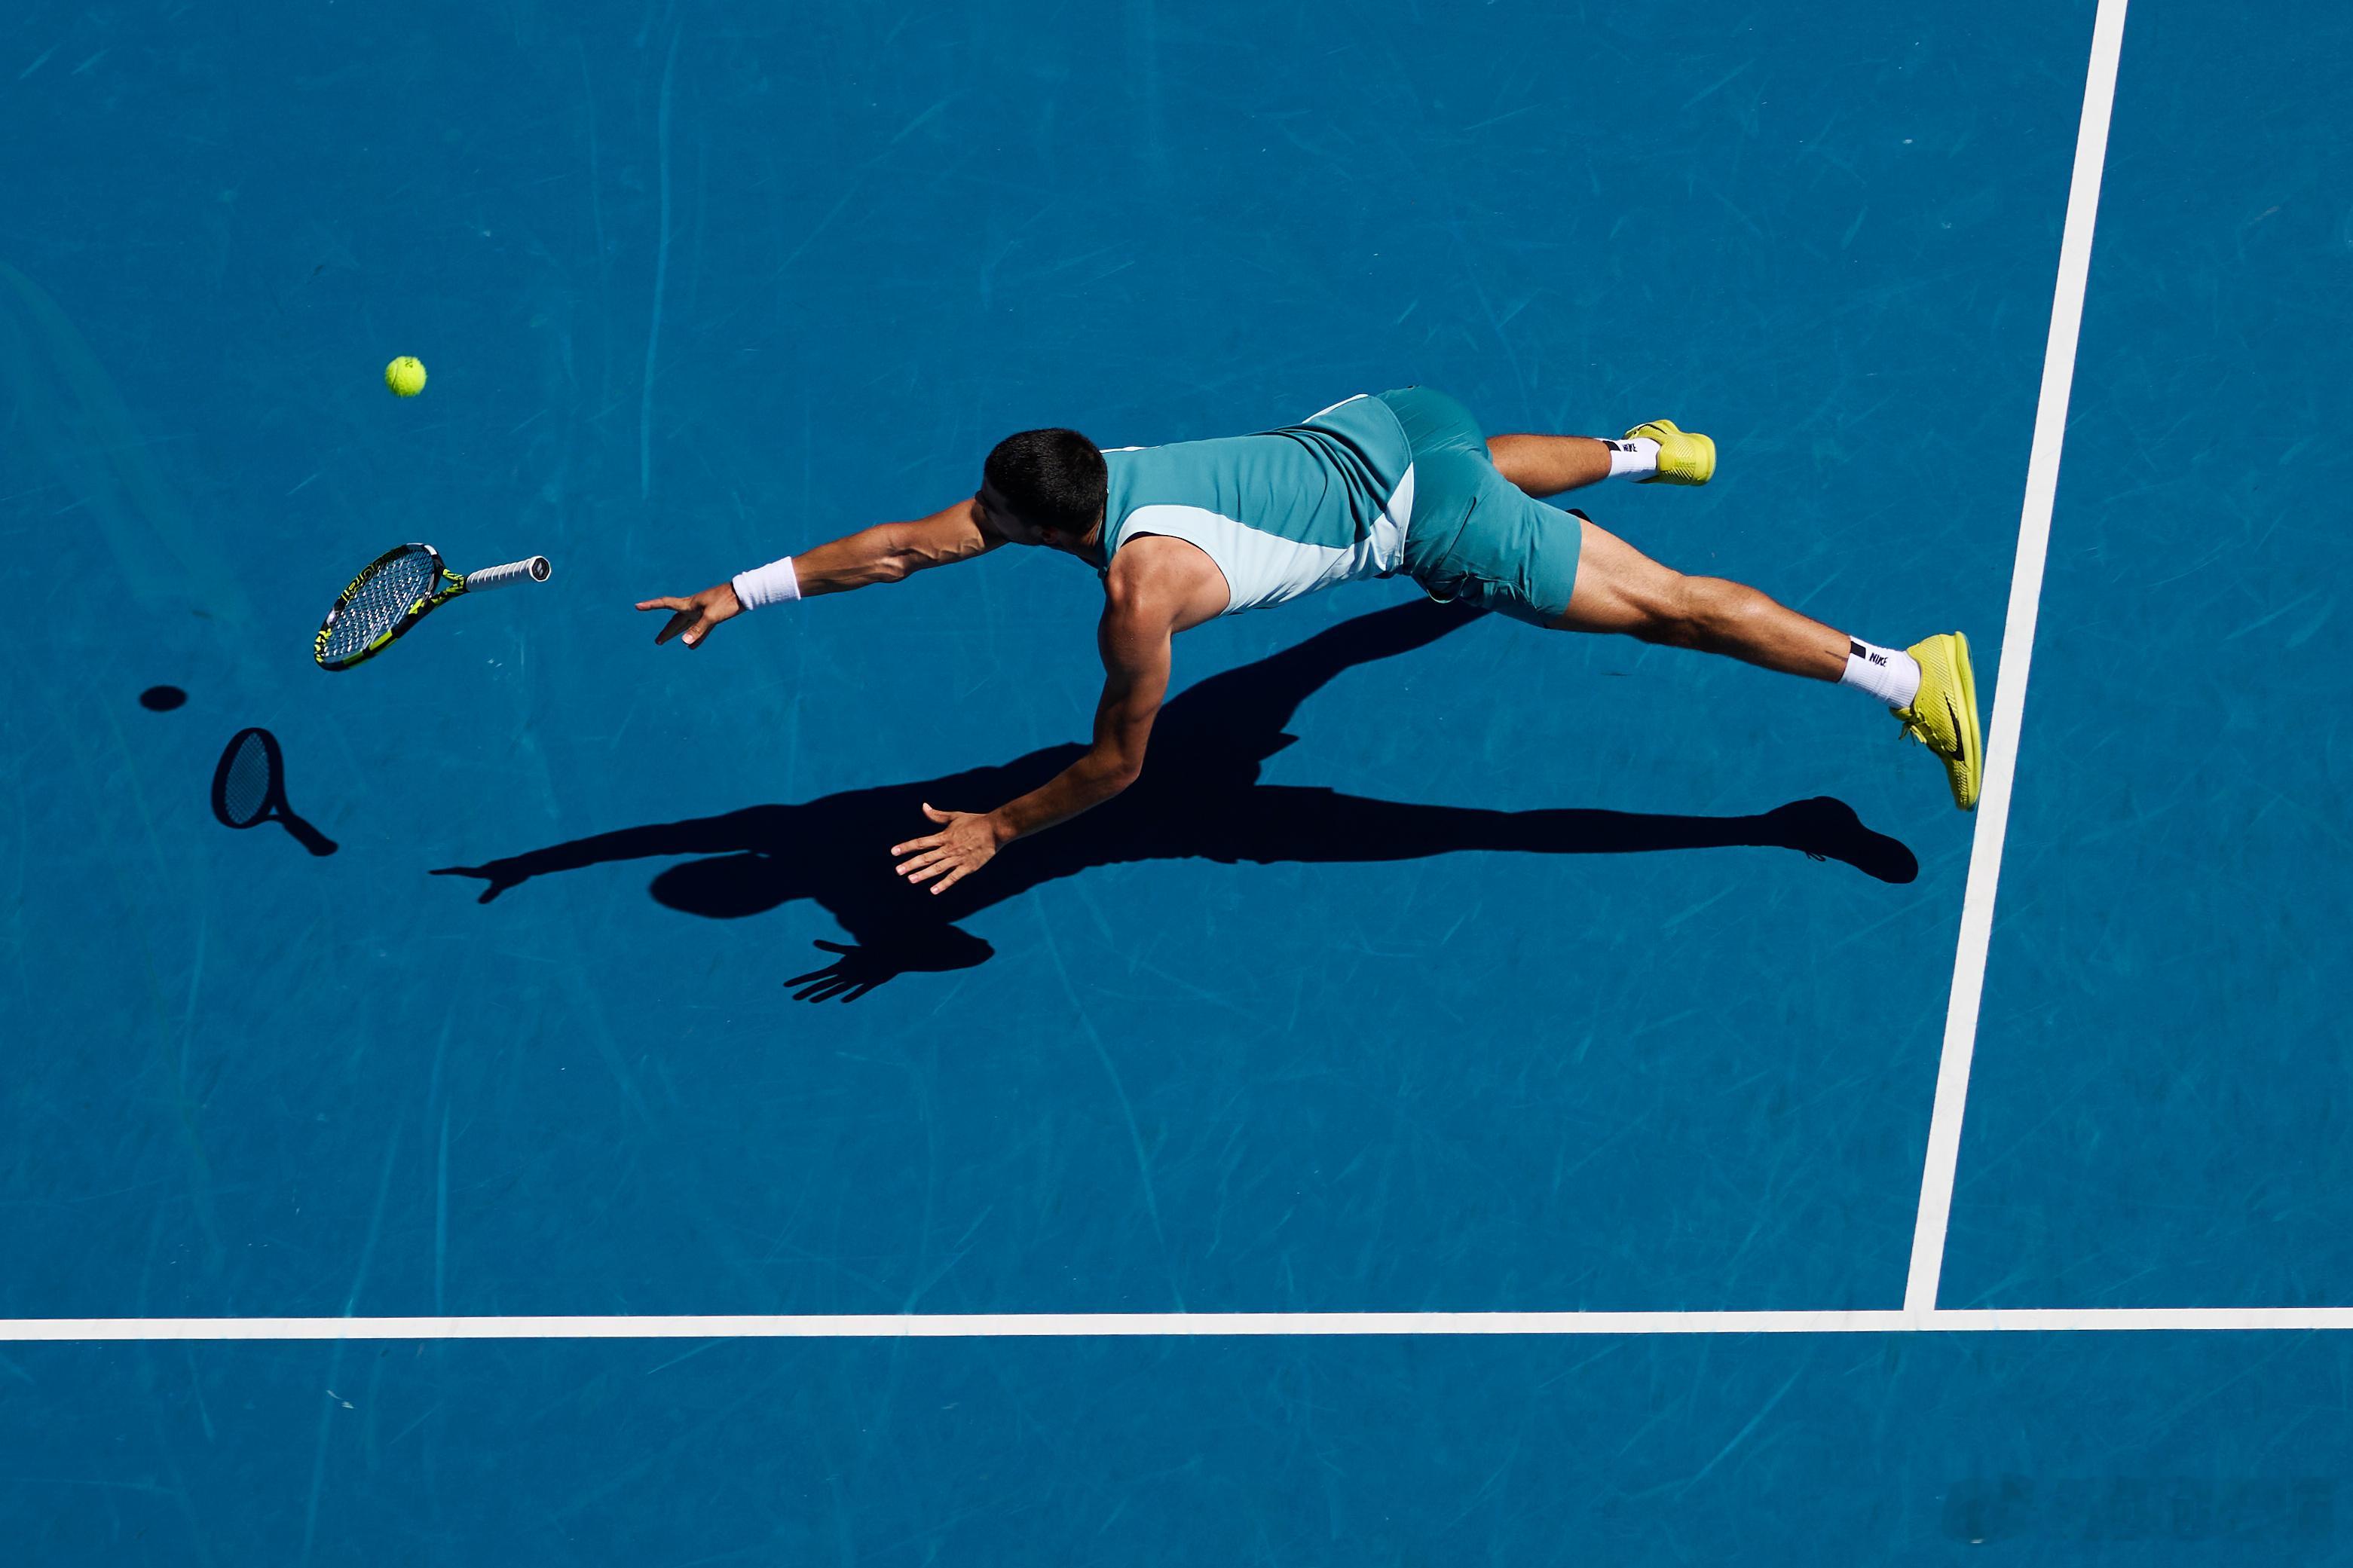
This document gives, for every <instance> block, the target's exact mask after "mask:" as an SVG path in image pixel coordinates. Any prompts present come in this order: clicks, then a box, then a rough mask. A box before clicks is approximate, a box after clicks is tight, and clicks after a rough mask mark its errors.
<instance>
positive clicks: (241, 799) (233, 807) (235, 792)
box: [221, 734, 277, 827]
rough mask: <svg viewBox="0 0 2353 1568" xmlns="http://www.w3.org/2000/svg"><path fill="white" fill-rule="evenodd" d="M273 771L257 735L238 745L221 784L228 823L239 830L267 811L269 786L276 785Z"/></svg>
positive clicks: (257, 819) (223, 811)
mask: <svg viewBox="0 0 2353 1568" xmlns="http://www.w3.org/2000/svg"><path fill="white" fill-rule="evenodd" d="M274 773H275V770H274V769H272V768H271V767H270V765H269V744H268V743H267V742H264V741H263V740H262V738H261V737H260V736H259V735H253V734H248V735H247V736H246V737H245V738H244V739H243V740H241V741H239V742H237V752H236V754H235V755H233V756H232V757H230V758H229V761H228V771H227V774H226V775H225V776H224V777H223V779H222V782H221V810H222V813H223V815H225V816H227V818H228V820H229V822H230V823H231V824H232V825H233V826H238V827H243V826H246V825H247V824H248V823H250V822H258V821H259V820H260V818H261V815H262V813H264V812H265V811H268V810H269V797H270V795H271V793H272V786H273V785H274V784H276V783H277V780H276V778H275V777H274V776H273V774H274Z"/></svg>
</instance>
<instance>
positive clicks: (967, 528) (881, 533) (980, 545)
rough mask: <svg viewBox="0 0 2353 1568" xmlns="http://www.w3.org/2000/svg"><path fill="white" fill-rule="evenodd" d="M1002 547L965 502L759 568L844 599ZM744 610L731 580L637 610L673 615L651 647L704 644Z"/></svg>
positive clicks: (801, 591)
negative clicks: (677, 640) (678, 641)
mask: <svg viewBox="0 0 2353 1568" xmlns="http://www.w3.org/2000/svg"><path fill="white" fill-rule="evenodd" d="M1004 542H1005V536H1004V535H1003V534H1001V533H999V532H997V531H996V530H995V529H994V528H992V527H991V526H990V525H989V522H988V517H987V512H986V511H985V510H983V509H982V508H981V507H979V506H978V505H976V504H975V502H974V501H973V500H970V499H969V498H967V499H966V500H960V501H958V502H956V503H955V505H954V506H951V507H948V508H946V509H944V510H940V511H935V512H934V513H932V515H931V516H929V517H926V518H919V519H917V520H916V521H913V522H884V523H878V524H876V525H875V526H874V527H872V528H861V529H860V530H859V531H857V532H856V533H852V534H849V535H846V536H844V537H843V538H840V539H837V540H835V541H833V542H831V543H829V544H820V545H818V547H817V548H816V549H814V550H811V551H809V552H807V553H806V554H802V555H795V556H791V557H788V558H787V560H786V562H781V563H776V565H775V566H770V567H763V568H761V570H762V571H763V572H769V571H774V570H776V568H777V567H781V568H782V569H783V571H784V572H785V573H786V574H789V575H790V576H791V578H792V579H793V580H794V582H795V584H796V595H795V596H797V597H799V598H808V597H810V596H812V595H818V594H846V593H848V592H849V590H850V589H852V588H863V587H866V586H868V585H869V584H874V583H896V582H899V581H900V580H902V578H905V577H907V576H909V575H910V574H913V573H917V572H921V571H923V570H924V569H925V568H926V567H931V566H944V565H946V564H948V563H950V562H952V561H965V560H969V559H971V558H972V557H973V556H976V555H985V554H987V552H990V551H992V550H994V549H996V548H997V546H998V545H1000V544H1002V543H1004ZM744 607H745V606H744V604H743V603H742V601H741V600H740V599H739V598H738V597H737V595H736V593H735V584H734V583H733V582H732V581H730V582H725V583H720V584H713V585H712V586H711V587H708V588H705V589H704V590H702V593H700V594H695V595H691V596H685V597H681V596H679V595H665V596H663V597H661V598H656V599H644V600H640V601H639V602H638V609H640V610H668V611H670V620H669V622H668V623H667V624H666V625H665V626H663V627H662V629H661V630H660V631H659V632H657V633H656V634H655V635H654V641H655V642H657V643H666V642H668V641H670V638H672V637H677V636H678V635H679V634H680V633H681V632H683V633H684V634H685V636H686V646H687V647H701V646H702V639H703V638H704V637H709V636H710V635H711V628H712V627H713V626H717V625H719V623H720V622H722V621H726V620H732V619H733V618H734V617H735V616H739V615H742V614H743V613H744Z"/></svg>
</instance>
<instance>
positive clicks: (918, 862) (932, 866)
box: [899, 849, 957, 882]
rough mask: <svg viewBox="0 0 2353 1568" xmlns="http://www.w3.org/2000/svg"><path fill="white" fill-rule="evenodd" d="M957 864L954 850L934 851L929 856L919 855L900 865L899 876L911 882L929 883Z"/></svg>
mask: <svg viewBox="0 0 2353 1568" xmlns="http://www.w3.org/2000/svg"><path fill="white" fill-rule="evenodd" d="M956 863H957V862H956V860H955V854H954V852H953V851H952V850H947V849H934V850H933V851H932V852H931V853H930V854H928V855H918V856H916V857H915V858H913V859H912V860H902V861H901V862H900V863H899V875H901V876H902V877H904V878H906V879H907V880H909V881H910V882H928V881H930V880H931V879H933V878H934V877H936V876H938V875H939V874H940V873H941V872H943V871H944V870H946V869H948V868H950V867H951V866H954V865H955V864H956Z"/></svg>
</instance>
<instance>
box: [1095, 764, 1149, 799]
mask: <svg viewBox="0 0 2353 1568" xmlns="http://www.w3.org/2000/svg"><path fill="white" fill-rule="evenodd" d="M1101 776H1102V779H1103V798H1104V799H1105V800H1109V799H1110V798H1111V797H1112V796H1113V795H1117V794H1119V793H1120V792H1121V791H1122V790H1124V789H1125V788H1127V787H1128V786H1129V785H1130V784H1134V782H1135V781H1136V780H1138V779H1140V778H1142V777H1143V776H1144V759H1143V758H1142V757H1117V756H1115V757H1111V758H1108V759H1106V760H1105V762H1104V763H1103V772H1102V775H1101Z"/></svg>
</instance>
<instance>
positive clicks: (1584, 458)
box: [1487, 436, 1609, 497]
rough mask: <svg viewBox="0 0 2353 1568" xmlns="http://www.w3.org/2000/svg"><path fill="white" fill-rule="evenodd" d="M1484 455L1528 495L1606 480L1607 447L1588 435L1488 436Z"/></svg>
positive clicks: (1552, 491) (1602, 442)
mask: <svg viewBox="0 0 2353 1568" xmlns="http://www.w3.org/2000/svg"><path fill="white" fill-rule="evenodd" d="M1487 455H1488V456H1489V457H1490V458H1493V459H1494V461H1495V468H1496V471H1497V472H1498V473H1501V474H1502V475H1503V476H1504V478H1505V479H1509V480H1511V481H1512V483H1514V484H1515V485H1517V486H1518V487H1519V488H1520V489H1524V490H1525V491H1527V492H1528V494H1530V495H1532V496H1537V497H1543V496H1556V495H1558V494H1560V493H1561V492H1562V491H1563V490H1577V489H1584V488H1585V487H1586V486H1588V485H1590V484H1596V483H1599V481H1600V480H1603V479H1608V478H1609V444H1608V443H1607V442H1604V441H1601V440H1598V439H1596V438H1595V437H1591V436H1490V437H1487Z"/></svg>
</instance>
